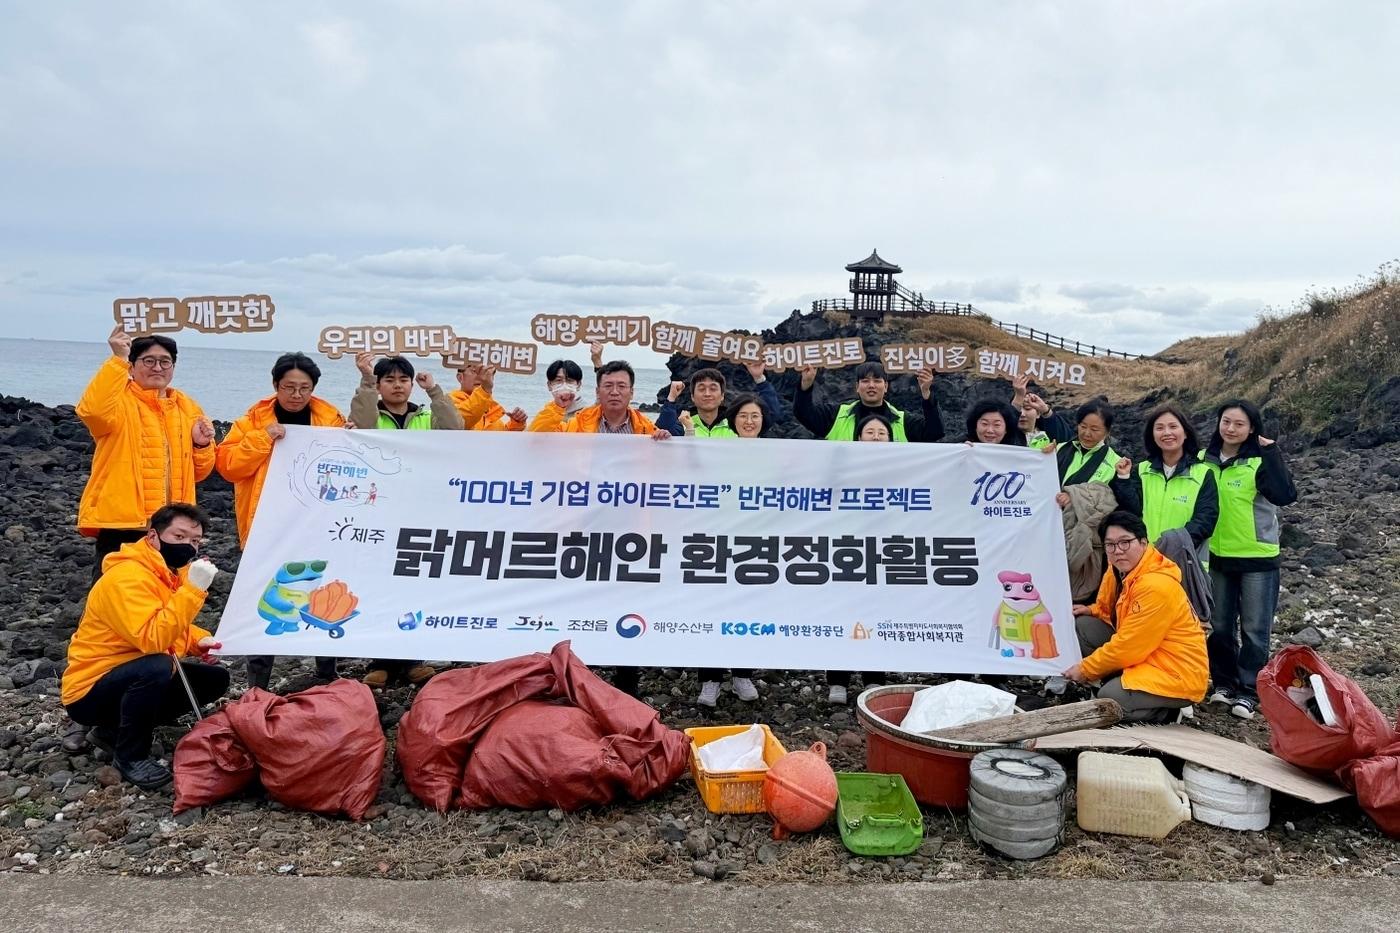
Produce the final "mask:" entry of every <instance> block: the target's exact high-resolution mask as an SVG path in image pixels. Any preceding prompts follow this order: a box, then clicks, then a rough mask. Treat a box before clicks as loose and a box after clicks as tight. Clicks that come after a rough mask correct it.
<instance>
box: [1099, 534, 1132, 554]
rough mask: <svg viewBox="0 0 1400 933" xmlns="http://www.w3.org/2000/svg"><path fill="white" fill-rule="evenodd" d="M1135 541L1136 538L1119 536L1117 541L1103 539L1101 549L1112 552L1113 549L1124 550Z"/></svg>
mask: <svg viewBox="0 0 1400 933" xmlns="http://www.w3.org/2000/svg"><path fill="white" fill-rule="evenodd" d="M1136 542H1137V538H1119V539H1118V540H1117V541H1105V542H1104V543H1103V549H1104V550H1105V551H1108V552H1109V553H1113V552H1114V551H1123V552H1126V551H1127V550H1128V548H1130V547H1132V546H1133V545H1134V544H1135V543H1136Z"/></svg>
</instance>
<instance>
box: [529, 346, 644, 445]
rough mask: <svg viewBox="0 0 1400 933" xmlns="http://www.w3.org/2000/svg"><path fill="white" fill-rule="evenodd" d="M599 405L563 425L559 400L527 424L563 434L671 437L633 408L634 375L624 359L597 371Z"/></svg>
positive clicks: (540, 429) (591, 407)
mask: <svg viewBox="0 0 1400 933" xmlns="http://www.w3.org/2000/svg"><path fill="white" fill-rule="evenodd" d="M597 379H598V402H597V404H595V405H591V406H589V407H588V408H582V409H579V411H578V412H577V413H575V414H574V416H573V417H572V418H570V419H569V420H568V422H567V423H566V422H565V420H564V415H565V410H566V406H565V405H564V404H561V401H560V399H559V398H558V397H556V398H554V399H551V400H550V402H549V404H547V405H545V406H544V408H541V409H540V410H539V412H537V413H536V415H535V417H534V418H533V419H532V420H531V421H530V430H531V431H539V432H546V433H554V432H557V433H563V434H644V435H647V436H650V437H652V438H655V439H656V440H664V439H666V438H668V437H670V436H671V432H670V431H667V430H666V429H665V428H658V427H657V426H656V425H655V424H653V423H652V422H651V420H650V419H649V418H647V416H646V415H644V414H642V413H641V412H639V411H637V410H636V409H635V408H633V407H632V390H633V386H634V385H635V384H636V381H637V374H636V373H635V372H633V370H632V367H631V366H630V365H629V364H628V363H627V362H626V361H624V360H613V361H612V362H610V363H605V364H604V365H603V366H602V367H600V368H599V369H598V372H597Z"/></svg>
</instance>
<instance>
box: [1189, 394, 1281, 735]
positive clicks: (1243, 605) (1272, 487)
mask: <svg viewBox="0 0 1400 933" xmlns="http://www.w3.org/2000/svg"><path fill="white" fill-rule="evenodd" d="M1215 423H1216V427H1215V433H1214V434H1212V435H1211V438H1210V442H1209V443H1208V444H1207V445H1206V449H1205V451H1204V452H1203V453H1202V454H1201V460H1202V461H1203V462H1204V463H1205V464H1206V465H1207V466H1208V467H1209V468H1210V470H1211V472H1212V473H1213V474H1214V475H1215V477H1216V483H1217V485H1218V487H1219V489H1220V521H1219V522H1218V523H1217V524H1216V526H1215V533H1214V534H1213V535H1211V538H1210V582H1211V590H1212V592H1213V594H1214V597H1215V608H1214V609H1213V610H1212V612H1211V634H1210V638H1209V639H1207V641H1206V650H1207V652H1208V653H1209V655H1210V678H1211V683H1212V684H1213V685H1214V690H1213V692H1212V693H1211V695H1210V702H1211V703H1222V704H1226V705H1228V706H1229V707H1230V713H1231V714H1232V715H1234V716H1237V717H1239V718H1240V719H1253V718H1254V710H1255V708H1256V707H1257V706H1258V704H1259V694H1258V692H1257V691H1256V687H1255V681H1256V679H1257V678H1258V676H1259V671H1260V669H1262V668H1263V666H1264V664H1265V662H1267V661H1268V659H1269V636H1270V635H1271V634H1272V633H1273V628H1274V610H1275V608H1276V607H1277V606H1278V590H1279V530H1280V525H1279V516H1278V510H1279V507H1280V506H1285V505H1289V504H1291V503H1293V502H1295V501H1297V499H1298V490H1297V488H1296V487H1295V486H1294V485H1293V477H1292V476H1291V475H1290V474H1289V471H1288V465H1287V464H1286V463H1285V462H1284V460H1283V454H1282V452H1280V450H1279V448H1278V445H1277V444H1275V443H1274V442H1273V441H1272V440H1270V439H1269V438H1267V437H1262V436H1261V435H1260V431H1261V429H1262V428H1263V425H1264V420H1263V417H1262V416H1261V415H1260V413H1259V409H1258V408H1256V407H1255V406H1254V405H1253V404H1252V403H1250V402H1247V401H1244V400H1243V399H1232V400H1230V401H1228V402H1226V403H1225V404H1223V405H1221V406H1220V407H1219V408H1218V409H1217V410H1216V413H1215Z"/></svg>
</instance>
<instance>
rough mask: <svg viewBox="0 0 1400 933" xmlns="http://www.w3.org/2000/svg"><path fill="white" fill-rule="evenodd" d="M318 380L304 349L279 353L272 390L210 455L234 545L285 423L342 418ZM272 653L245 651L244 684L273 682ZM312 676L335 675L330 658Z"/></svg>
mask: <svg viewBox="0 0 1400 933" xmlns="http://www.w3.org/2000/svg"><path fill="white" fill-rule="evenodd" d="M320 381H321V367H319V366H317V365H316V362H315V361H314V360H313V359H311V357H309V356H307V355H306V354H305V353H284V354H282V355H281V356H279V357H278V358H277V362H276V363H273V364H272V388H273V391H274V392H275V394H274V395H270V396H268V397H267V398H265V399H263V400H262V401H260V402H257V403H256V404H254V405H253V407H252V408H249V409H248V411H247V413H246V414H244V415H243V417H242V418H239V419H238V420H237V421H235V422H234V423H233V426H232V427H231V428H229V432H228V436H227V437H225V438H224V439H223V440H222V441H221V442H220V443H219V447H218V452H217V454H216V455H215V461H216V465H217V466H218V470H219V475H220V476H222V477H223V478H224V479H226V480H228V481H229V482H230V483H232V484H233V511H234V514H235V515H236V516H237V518H238V546H239V548H245V547H247V546H248V532H249V530H251V529H252V527H253V513H254V512H256V511H257V508H258V499H259V497H260V496H261V495H262V488H263V482H264V481H265V480H266V479H267V465H268V463H269V462H270V461H271V460H272V448H273V445H274V444H276V443H277V442H278V441H279V440H281V439H282V438H283V437H285V436H286V434H287V431H286V428H285V427H284V425H288V424H300V425H307V426H309V427H318V428H340V427H344V426H345V418H344V416H343V415H341V413H340V412H339V410H337V409H336V407H335V406H334V405H332V404H331V403H330V402H327V401H326V400H324V399H322V398H320V397H319V396H316V395H313V394H312V393H313V392H315V391H316V384H317V383H319V382H320ZM273 660H274V659H273V656H272V655H249V657H248V683H249V684H251V685H252V686H254V687H261V688H262V689H264V690H266V689H268V685H269V684H270V683H271V682H272V664H273ZM316 676H317V677H318V678H319V679H321V680H334V679H335V676H336V674H335V658H317V659H316Z"/></svg>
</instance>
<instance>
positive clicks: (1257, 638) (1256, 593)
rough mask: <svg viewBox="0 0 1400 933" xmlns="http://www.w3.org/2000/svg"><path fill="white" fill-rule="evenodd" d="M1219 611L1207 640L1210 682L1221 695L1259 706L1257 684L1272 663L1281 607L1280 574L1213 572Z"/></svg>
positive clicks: (1265, 572)
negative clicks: (1272, 637)
mask: <svg viewBox="0 0 1400 933" xmlns="http://www.w3.org/2000/svg"><path fill="white" fill-rule="evenodd" d="M1210 583H1211V589H1212V591H1213V593H1214V596H1215V609H1214V611H1213V612H1212V613H1211V618H1210V624H1211V628H1212V631H1211V633H1210V637H1209V638H1207V639H1206V653H1207V654H1208V655H1209V656H1210V679H1211V683H1212V684H1214V686H1215V689H1216V690H1225V691H1227V692H1229V693H1231V694H1233V695H1235V696H1237V697H1243V698H1244V699H1247V700H1252V701H1255V702H1258V700H1259V694H1258V692H1257V691H1256V690H1255V687H1254V681H1255V679H1256V678H1257V677H1258V676H1259V671H1260V670H1261V669H1262V668H1263V667H1264V664H1265V663H1266V662H1267V661H1268V660H1269V634H1270V633H1271V632H1272V631H1273V630H1274V610H1275V609H1276V608H1277V607H1278V585H1279V571H1278V568H1277V567H1275V568H1274V569H1272V570H1256V571H1251V572H1249V573H1221V572H1220V571H1219V570H1216V569H1214V568H1211V571H1210Z"/></svg>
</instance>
